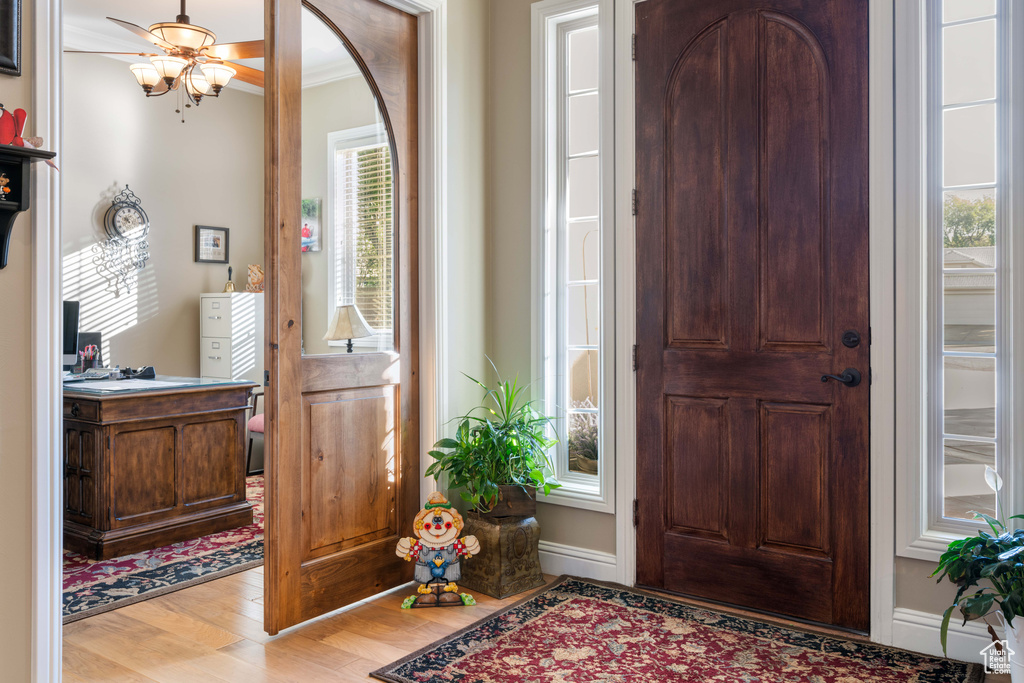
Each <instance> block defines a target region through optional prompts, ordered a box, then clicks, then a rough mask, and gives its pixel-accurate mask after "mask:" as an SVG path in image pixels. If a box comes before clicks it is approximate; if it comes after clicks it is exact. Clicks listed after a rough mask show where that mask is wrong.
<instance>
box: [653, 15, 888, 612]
mask: <svg viewBox="0 0 1024 683" xmlns="http://www.w3.org/2000/svg"><path fill="white" fill-rule="evenodd" d="M867 5H868V3H867V2H865V1H864V0H815V1H814V2H807V1H806V0H688V1H687V2H679V1H678V0H647V1H646V2H642V3H639V4H638V5H637V10H636V19H637V29H636V30H637V42H636V46H637V47H636V65H635V66H636V92H637V103H636V115H637V128H636V144H637V191H638V206H637V209H638V213H637V259H638V261H637V265H638V267H637V272H638V273H639V278H638V298H637V307H638V323H637V324H638V329H637V341H638V375H637V383H638V384H637V392H638V396H637V400H638V405H637V429H638V437H637V438H638V443H637V446H638V484H637V491H638V499H639V510H638V512H639V515H638V520H639V521H638V527H639V528H638V532H637V533H638V538H637V542H638V545H637V549H638V561H637V582H638V583H639V584H641V585H645V586H651V587H656V588H661V589H665V590H668V591H673V592H678V593H684V594H689V595H695V596H700V597H703V598H708V599H713V600H718V601H722V602H727V603H733V604H737V605H742V606H746V607H750V608H754V609H759V610H766V611H769V612H775V613H781V614H785V615H790V616H793V617H798V618H802V619H808V620H811V621H815V622H822V623H828V624H836V625H839V626H843V627H847V628H852V629H860V630H866V629H867V628H868V626H869V600H868V585H869V573H868V572H869V529H868V523H869V508H868V385H869V368H868V360H869V354H868V341H869V337H868V332H869V331H868V212H867V208H868V196H867V187H868V184H867V172H868V136H867V69H868V52H867ZM847 331H854V332H856V333H857V335H858V336H859V337H860V341H859V343H858V344H853V336H854V335H847V334H846V333H847ZM844 340H845V342H846V343H844ZM847 368H853V369H855V370H857V371H859V372H860V373H861V374H862V377H863V381H862V382H861V383H860V384H859V385H858V386H847V385H844V384H842V383H840V382H838V381H836V380H828V381H823V379H822V376H823V375H828V374H834V375H842V374H843V372H844V370H845V369H847Z"/></svg>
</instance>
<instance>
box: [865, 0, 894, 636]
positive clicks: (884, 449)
mask: <svg viewBox="0 0 1024 683" xmlns="http://www.w3.org/2000/svg"><path fill="white" fill-rule="evenodd" d="M894 13H895V6H894V0H870V3H869V5H868V22H869V27H868V55H869V57H868V63H869V67H868V136H869V142H868V157H869V161H868V196H869V197H870V200H869V202H870V205H869V214H868V216H869V223H870V229H869V237H868V239H869V242H870V250H869V254H870V255H869V262H870V277H869V288H870V290H871V301H870V307H871V318H870V325H871V334H870V340H871V370H872V374H871V417H870V420H871V421H870V425H871V640H873V641H875V642H876V643H881V644H883V645H891V644H892V638H893V610H894V607H895V604H896V603H895V586H896V583H895V581H896V579H895V565H896V557H895V553H896V527H895V523H894V519H895V516H896V300H895V286H896V285H895V282H896V272H895V266H894V258H895V248H896V241H895V240H896V232H895V230H896V222H895V215H894V211H895V200H896V176H895V170H894V164H895V154H896V152H895V147H894V138H893V128H894V125H895V109H894V96H893V59H894V57H893V53H894Z"/></svg>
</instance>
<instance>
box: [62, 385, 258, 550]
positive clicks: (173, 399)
mask: <svg viewBox="0 0 1024 683" xmlns="http://www.w3.org/2000/svg"><path fill="white" fill-rule="evenodd" d="M138 381H141V380H138ZM138 381H136V382H138ZM157 381H158V382H176V383H177V385H176V386H173V387H159V388H145V389H131V390H127V391H117V390H101V389H99V388H98V387H95V386H90V385H88V384H82V385H76V384H74V383H68V384H65V385H64V547H65V548H67V549H68V550H72V551H75V552H79V553H82V554H84V555H88V556H90V557H93V558H95V559H98V560H102V559H109V558H111V557H119V556H122V555H127V554H130V553H134V552H138V551H140V550H147V549H150V548H158V547H160V546H163V545H167V544H169V543H176V542H178V541H184V540H187V539H190V538H197V537H199V536H204V535H206V534H212V533H216V532H218V531H223V530H225V529H232V528H235V527H239V526H245V525H247V524H251V523H252V506H251V505H250V504H249V503H248V502H247V501H246V499H245V423H246V408H247V401H248V398H249V394H250V393H251V392H252V390H253V389H254V388H255V387H256V385H255V384H253V383H252V382H230V381H212V380H199V379H194V378H184V377H159V376H158V377H157ZM110 386H111V387H113V386H114V385H110ZM122 386H124V385H122Z"/></svg>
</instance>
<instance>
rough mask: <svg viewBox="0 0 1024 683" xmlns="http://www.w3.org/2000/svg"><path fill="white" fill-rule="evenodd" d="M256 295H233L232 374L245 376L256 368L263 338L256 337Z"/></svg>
mask: <svg viewBox="0 0 1024 683" xmlns="http://www.w3.org/2000/svg"><path fill="white" fill-rule="evenodd" d="M256 296H258V295H255V294H245V295H243V296H233V297H231V343H232V349H231V376H232V377H234V378H239V377H244V376H245V374H246V373H248V372H252V371H253V370H255V369H256V349H257V348H262V340H259V343H257V339H256Z"/></svg>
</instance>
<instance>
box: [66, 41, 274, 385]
mask: <svg viewBox="0 0 1024 683" xmlns="http://www.w3.org/2000/svg"><path fill="white" fill-rule="evenodd" d="M64 70H65V72H64V97H65V102H67V109H66V115H65V117H64V118H65V129H64V141H65V144H64V152H63V154H62V155H61V159H60V162H61V172H62V174H63V176H62V178H63V200H62V207H63V226H62V227H63V244H62V253H63V256H64V276H63V279H64V298H65V299H78V300H81V301H82V322H81V330H82V331H83V332H96V331H100V332H102V333H103V338H104V345H105V346H106V345H108V344H109V349H108V351H109V357H105V358H104V361H106V362H107V363H114V364H120V365H121V366H125V365H131V366H138V365H153V366H154V367H156V370H157V372H159V373H161V374H167V375H184V376H196V375H198V374H199V294H200V293H202V292H219V291H221V290H222V289H223V288H224V283H225V282H226V281H227V274H228V266H227V265H213V264H206V263H195V262H194V260H193V232H194V227H193V226H195V225H197V224H198V225H210V226H216V227H224V228H228V229H229V230H230V231H231V232H230V241H229V246H230V250H229V257H230V264H229V265H231V266H233V268H234V282H235V287H236V288H238V289H239V290H242V289H244V287H245V280H246V266H247V265H248V264H250V263H258V264H262V263H263V98H262V97H260V96H258V95H252V94H248V93H244V92H241V91H239V90H237V89H233V88H231V87H230V86H228V88H226V89H225V90H224V91H223V92H222V94H221V96H220V97H219V98H217V99H213V98H209V99H207V100H206V101H203V102H201V103H200V105H199V107H198V108H195V107H193V108H191V109H187V110H186V112H185V123H181V119H180V117H179V116H178V115H177V114H175V113H174V110H175V109H176V100H175V99H173V98H174V97H175V96H174V95H167V96H164V97H156V98H149V99H147V98H145V97H144V96H143V93H142V90H141V89H140V88H139V86H138V84H137V83H136V82H135V78H134V77H133V76H132V74H131V72H129V71H128V65H127V64H126V63H125V62H121V61H116V60H113V59H109V58H106V57H100V56H95V55H68V56H67V57H65V59H64ZM125 184H128V186H129V187H130V188H131V190H132V191H133V192H135V193H136V194H137V195H138V196H139V198H140V199H141V201H142V207H143V208H144V209H145V210H146V213H147V214H148V215H149V219H150V222H151V226H152V227H151V229H150V233H149V244H150V249H149V253H150V259H149V262H148V263H147V264H146V267H145V268H144V269H143V270H142V271H141V272H140V275H139V285H138V287H137V288H136V289H133V291H131V292H130V293H121V294H120V295H119V296H116V297H115V296H114V295H113V294H112V293H109V292H105V291H104V289H105V286H106V285H105V282H104V281H103V280H102V279H101V278H100V277H99V275H98V273H97V270H96V267H95V266H94V265H93V263H92V246H93V245H94V244H96V243H97V241H98V240H99V239H102V238H103V236H104V232H103V214H104V212H105V211H106V210H107V208H108V207H109V206H110V200H111V198H112V197H113V195H114V194H116V193H117V192H119V191H121V190H122V189H123V188H124V186H125Z"/></svg>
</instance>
